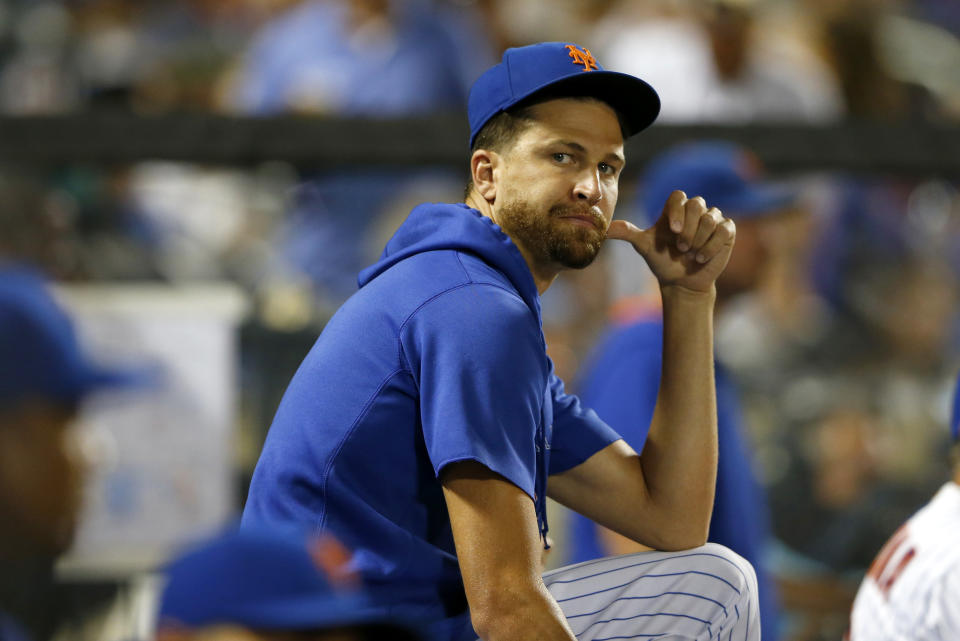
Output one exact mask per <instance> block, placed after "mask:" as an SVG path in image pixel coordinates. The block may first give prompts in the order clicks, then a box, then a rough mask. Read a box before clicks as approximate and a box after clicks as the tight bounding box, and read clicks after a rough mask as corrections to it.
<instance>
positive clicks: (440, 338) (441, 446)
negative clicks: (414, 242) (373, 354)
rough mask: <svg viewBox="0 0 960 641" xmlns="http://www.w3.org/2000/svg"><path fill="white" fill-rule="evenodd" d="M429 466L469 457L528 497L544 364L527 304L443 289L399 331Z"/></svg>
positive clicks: (498, 294) (471, 288)
mask: <svg viewBox="0 0 960 641" xmlns="http://www.w3.org/2000/svg"><path fill="white" fill-rule="evenodd" d="M400 342H401V349H402V351H403V357H404V358H405V360H406V363H407V365H408V367H409V368H410V371H411V373H412V375H413V378H414V380H415V382H416V384H417V387H418V389H419V393H420V420H421V423H422V429H423V438H424V442H425V444H426V448H427V452H428V454H429V456H430V460H431V462H432V463H433V468H434V472H435V473H436V474H437V475H438V476H439V475H440V472H441V470H442V469H443V468H444V467H445V466H446V465H448V464H450V463H455V462H458V461H465V460H473V461H476V462H478V463H480V464H482V465H484V466H486V467H487V468H489V469H490V470H492V471H494V472H496V473H497V474H499V475H501V476H503V477H504V478H506V479H507V480H508V481H510V482H511V483H513V484H514V485H516V486H517V487H519V488H520V489H521V490H523V491H524V492H526V493H527V494H528V495H530V497H531V498H533V495H534V485H535V479H536V445H535V441H536V433H537V428H538V423H539V422H540V420H541V416H542V411H541V410H542V408H543V403H544V400H545V398H544V392H545V390H546V384H547V376H548V365H547V359H546V355H545V353H544V347H543V343H542V339H541V335H540V331H539V325H538V324H537V322H536V320H535V318H534V317H533V316H532V313H531V311H530V310H529V308H528V307H527V306H526V303H524V302H523V301H522V300H521V299H520V298H519V297H518V296H516V295H515V294H513V293H510V292H507V291H506V290H503V289H501V288H499V287H496V286H492V285H480V284H471V285H467V286H463V287H460V288H458V289H454V290H450V291H447V292H445V293H443V294H441V295H439V296H437V297H436V298H434V299H432V300H431V301H429V302H428V303H426V304H424V305H423V306H422V307H421V308H420V309H419V310H418V311H417V312H415V313H414V314H413V315H412V316H411V317H410V318H409V319H408V320H407V322H406V323H404V325H403V327H402V328H401V331H400Z"/></svg>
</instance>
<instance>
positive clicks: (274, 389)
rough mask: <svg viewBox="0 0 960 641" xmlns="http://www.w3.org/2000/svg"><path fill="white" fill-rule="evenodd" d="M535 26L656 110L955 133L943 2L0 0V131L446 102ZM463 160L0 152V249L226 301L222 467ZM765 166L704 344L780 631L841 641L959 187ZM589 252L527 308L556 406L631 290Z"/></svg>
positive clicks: (958, 226)
mask: <svg viewBox="0 0 960 641" xmlns="http://www.w3.org/2000/svg"><path fill="white" fill-rule="evenodd" d="M541 40H571V41H576V42H579V43H582V44H584V45H586V46H587V47H589V48H590V50H591V51H592V53H593V54H594V55H595V56H596V58H597V59H598V60H599V61H600V62H601V63H602V64H603V65H604V66H605V67H606V68H607V69H613V70H618V71H625V72H629V73H632V74H635V75H638V76H640V77H641V78H644V79H645V80H647V81H648V82H649V83H650V84H652V85H653V86H654V88H656V90H657V91H658V92H659V93H660V96H661V98H662V103H663V111H662V114H661V117H660V122H668V123H671V124H697V123H723V124H730V125H743V126H749V125H751V124H755V123H767V124H770V123H808V124H823V123H837V122H842V121H848V120H851V121H856V120H871V121H884V122H898V123H899V122H905V121H915V122H923V123H934V124H938V125H942V126H948V127H955V126H958V125H960V74H957V72H956V70H957V68H958V66H960V4H958V3H957V2H955V0H912V1H909V0H557V1H554V2H543V1H538V0H353V1H347V0H164V1H158V0H140V1H137V2H133V1H128V0H45V1H38V0H0V115H3V116H21V115H56V114H67V113H77V112H87V111H107V110H114V111H125V112H133V113H138V114H144V115H150V114H158V113H177V112H214V113H228V114H237V115H251V116H262V115H276V114H284V113H309V114H318V115H330V116H364V117H376V118H392V117H398V116H407V115H424V114H427V115H429V114H433V113H448V112H455V113H459V112H462V111H463V110H464V107H465V102H466V96H467V91H468V89H469V87H470V85H471V83H472V82H473V81H474V79H475V78H476V77H477V76H478V75H479V74H480V73H481V71H482V70H483V69H485V68H486V67H488V66H489V65H491V64H493V63H494V62H495V61H497V60H498V59H499V56H500V53H501V52H502V50H503V49H504V48H505V47H509V46H513V45H520V44H527V43H531V42H535V41H541ZM0 144H2V141H0ZM466 157H467V148H466V141H465V142H464V165H463V167H462V168H455V169H451V168H450V167H435V168H426V169H422V168H420V169H410V168H403V167H397V168H393V169H376V170H374V169H370V168H369V167H342V168H338V169H337V170H331V171H309V170H308V169H305V168H302V167H299V168H295V167H293V166H292V165H289V164H286V163H284V162H283V161H282V159H280V160H278V161H276V162H270V163H264V164H262V165H260V166H257V167H254V168H243V169H241V168H234V167H223V166H217V167H215V166H203V165H199V164H191V163H170V162H142V163H137V164H135V165H131V166H123V167H117V166H114V167H96V166H75V165H74V166H68V165H64V166H61V167H54V168H50V167H44V168H39V167H37V168H33V167H25V166H18V167H10V166H0V195H2V198H0V229H2V232H0V255H2V256H4V257H6V258H13V259H15V260H21V261H26V262H30V263H32V264H34V265H36V266H38V267H39V268H41V269H43V270H44V271H45V272H46V273H47V274H49V275H50V276H51V277H52V278H54V279H56V280H58V281H60V282H64V283H89V282H96V283H104V282H105V283H115V282H127V283H129V282H134V283H143V282H154V283H164V284H183V283H195V282H209V281H217V282H219V281H229V282H231V283H234V284H236V285H238V286H239V287H240V288H241V289H242V290H243V291H244V292H245V293H246V294H247V295H248V296H249V298H250V300H251V302H252V305H251V310H252V311H251V314H250V317H249V318H248V319H247V320H246V322H245V324H244V326H243V328H242V329H241V332H240V350H241V358H240V367H241V371H240V373H239V383H240V385H241V388H242V390H243V393H242V398H241V401H240V403H241V407H240V419H239V422H240V423H241V425H242V426H244V431H243V433H242V434H241V435H240V438H241V439H243V440H245V442H247V443H248V447H247V450H244V451H246V455H244V454H243V451H242V452H241V455H240V457H239V458H240V460H239V461H238V463H237V465H238V468H239V474H240V476H241V478H242V477H243V475H244V474H246V473H249V471H250V469H252V465H253V463H254V462H255V460H256V455H257V453H258V448H259V444H260V442H262V438H263V436H264V434H265V432H266V429H267V426H268V425H269V421H270V418H271V417H272V413H273V411H274V409H275V407H276V404H277V402H278V401H279V395H280V393H281V392H282V390H283V388H284V387H285V385H286V383H287V381H288V379H289V376H290V374H291V373H292V371H293V368H295V367H296V364H297V363H298V362H299V359H300V358H301V357H302V356H303V355H304V354H305V353H306V351H307V349H308V348H309V346H310V344H311V343H312V341H313V339H314V338H315V336H316V333H317V332H318V331H319V329H320V328H322V326H323V323H324V321H325V320H326V319H327V318H328V317H329V315H330V314H331V313H332V311H333V310H335V309H336V308H337V306H338V305H339V304H340V303H342V302H343V300H345V298H346V297H347V296H349V295H350V294H351V293H352V292H353V291H354V290H355V289H356V275H357V272H358V271H359V270H360V269H361V268H362V267H364V266H365V265H367V264H369V263H371V262H372V261H373V260H375V259H376V257H377V256H378V255H379V252H380V250H381V248H382V247H383V245H384V242H385V240H386V239H387V238H388V237H389V235H390V234H391V233H392V231H393V230H394V229H395V228H396V226H397V225H398V224H399V222H400V221H401V220H402V219H403V217H405V216H406V214H407V213H408V212H409V210H410V208H411V207H412V206H413V205H414V204H416V203H419V202H422V201H426V200H430V201H458V200H460V199H461V193H462V189H463V183H464V182H465V179H466V175H467V172H466V171H465V170H466ZM777 178H780V179H782V180H783V181H784V182H785V183H787V184H789V185H790V186H791V187H792V188H794V189H795V190H796V191H797V192H798V193H799V194H800V198H799V200H798V201H797V202H796V203H795V205H794V206H793V207H792V209H791V211H790V212H789V213H788V214H787V215H784V216H780V217H777V218H776V219H771V220H769V221H764V222H762V223H760V224H759V228H758V231H757V233H758V234H759V235H760V236H762V237H763V239H764V243H765V246H766V247H768V249H767V251H768V253H769V260H767V261H765V262H764V263H763V265H762V268H761V267H759V266H758V268H757V269H758V270H761V271H759V272H758V273H757V275H756V276H757V285H756V287H755V288H753V290H752V291H751V292H749V293H748V294H745V295H743V296H739V297H737V298H736V299H735V300H733V301H731V303H730V304H729V305H728V306H727V308H726V309H725V310H724V314H723V316H722V318H720V319H719V324H718V327H717V351H718V358H719V360H720V362H722V363H723V364H724V366H725V367H726V368H727V369H728V371H729V372H730V373H731V375H732V376H733V377H734V378H735V379H736V380H737V383H738V385H739V387H740V389H741V395H742V401H743V407H744V414H745V422H746V424H747V426H748V428H749V432H750V437H751V441H752V449H753V451H754V464H755V467H756V471H757V474H758V477H759V478H760V480H761V482H762V485H763V486H764V488H765V489H766V491H767V494H768V497H769V502H770V507H771V513H772V526H773V533H774V537H775V540H776V544H775V545H774V546H771V550H770V556H771V559H772V560H771V565H772V567H774V568H776V570H777V574H778V575H779V576H780V578H781V579H782V581H781V584H780V587H781V595H782V598H783V600H784V602H785V604H786V607H785V610H786V611H787V613H788V615H789V614H790V613H791V612H793V613H794V614H795V615H796V617H795V618H794V619H790V617H789V616H788V617H787V620H788V623H787V624H785V626H784V628H785V629H786V630H788V631H789V634H790V635H792V636H791V637H790V638H792V639H796V640H800V639H811V640H814V639H821V638H839V635H840V634H842V629H843V626H844V625H845V617H846V614H847V612H848V610H847V608H848V605H849V600H850V599H851V598H852V590H853V589H854V588H855V587H856V584H857V581H858V580H859V577H860V576H861V575H862V573H863V572H864V571H865V569H866V567H867V566H868V565H869V563H870V561H871V559H872V558H873V557H874V556H875V554H876V552H877V551H878V550H879V548H880V547H881V546H882V544H883V542H884V541H885V540H886V539H887V538H888V537H889V535H890V533H891V532H892V531H893V530H894V529H895V528H896V527H897V525H899V523H901V522H902V521H903V520H904V519H905V517H906V516H908V515H909V514H910V513H911V512H912V511H914V510H915V509H916V508H917V507H919V506H920V505H921V504H922V503H923V502H924V501H925V500H926V498H928V497H929V496H930V494H932V492H933V490H934V489H935V488H936V487H938V486H939V484H940V483H941V482H942V480H943V479H944V478H945V477H946V474H947V471H946V470H947V460H946V450H947V447H946V442H947V434H946V430H945V429H944V425H945V424H946V419H947V405H948V397H949V392H950V386H951V381H952V380H954V376H955V374H956V371H957V368H958V367H960V315H958V311H960V192H958V186H960V182H958V179H957V177H956V176H950V175H939V176H921V177H918V176H890V175H879V174H878V175H841V174H835V173H834V174H829V173H825V172H823V171H819V170H818V168H817V167H811V168H810V170H809V171H807V172H803V173H798V174H795V175H790V176H778V177H777ZM643 194H644V184H643V183H642V181H640V180H639V179H637V178H634V177H633V176H632V175H631V176H629V177H628V183H627V184H624V185H622V186H621V204H620V206H619V209H618V212H619V215H620V216H621V217H626V218H631V219H633V220H635V221H643V220H645V218H644V217H645V216H646V215H647V214H646V213H645V212H643ZM638 224H640V223H639V222H638ZM603 259H604V260H603V262H602V267H599V268H592V269H588V270H585V271H583V272H578V273H571V274H565V275H564V276H562V277H561V279H560V281H559V282H558V283H557V284H556V285H555V286H554V287H553V288H552V289H551V290H550V292H549V293H548V294H547V296H546V297H545V299H544V313H545V321H544V322H545V332H546V334H547V338H548V343H549V350H550V354H551V357H552V358H553V359H554V361H555V363H556V367H557V370H558V373H559V374H560V375H561V376H562V377H564V378H565V379H566V380H567V381H569V382H570V386H571V387H573V389H574V390H576V381H577V376H578V370H579V369H580V365H581V364H582V363H583V362H584V361H585V359H586V358H587V355H588V354H589V353H590V351H591V349H592V348H593V347H594V344H595V342H596V340H597V338H598V336H600V334H601V332H602V331H603V329H604V328H605V327H606V326H607V325H608V323H609V322H611V321H613V320H617V319H618V318H622V317H623V316H624V315H629V314H631V313H635V310H636V309H637V308H638V307H641V308H642V307H643V306H644V305H646V304H648V303H649V302H650V300H651V298H652V297H654V296H655V287H653V286H652V285H651V281H650V280H649V277H648V276H647V275H645V274H637V273H632V272H631V273H625V270H624V268H623V267H622V264H623V263H622V261H621V260H620V257H619V255H618V254H617V252H616V251H606V252H605V253H604V255H603ZM241 449H242V448H241ZM561 536H562V535H561ZM559 543H560V544H559V545H558V546H557V547H556V549H557V553H556V554H557V556H558V558H557V559H556V560H555V564H557V565H559V564H560V563H561V562H562V561H563V560H564V552H563V545H562V541H560V542H559Z"/></svg>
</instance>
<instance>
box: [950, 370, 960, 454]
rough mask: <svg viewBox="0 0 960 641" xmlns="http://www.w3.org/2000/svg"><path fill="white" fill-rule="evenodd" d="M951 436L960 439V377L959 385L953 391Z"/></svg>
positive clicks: (959, 378)
mask: <svg viewBox="0 0 960 641" xmlns="http://www.w3.org/2000/svg"><path fill="white" fill-rule="evenodd" d="M950 436H952V437H953V440H954V441H960V377H958V378H957V387H956V390H954V392H953V411H952V412H950Z"/></svg>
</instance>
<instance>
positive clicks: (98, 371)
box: [65, 364, 162, 398]
mask: <svg viewBox="0 0 960 641" xmlns="http://www.w3.org/2000/svg"><path fill="white" fill-rule="evenodd" d="M161 380H162V372H161V369H160V367H159V366H143V367H135V368H134V367H130V368H118V367H104V366H101V365H95V364H86V365H85V366H84V367H83V369H82V370H80V371H78V372H76V373H75V374H74V376H73V378H72V381H71V383H70V385H69V389H67V390H65V393H66V394H67V395H68V396H71V397H73V398H83V397H84V396H87V395H88V394H91V393H94V392H98V391H101V390H104V391H105V390H120V389H132V388H150V387H156V386H157V385H159V384H160V381H161Z"/></svg>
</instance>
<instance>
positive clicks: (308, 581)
mask: <svg viewBox="0 0 960 641" xmlns="http://www.w3.org/2000/svg"><path fill="white" fill-rule="evenodd" d="M349 560H350V556H349V553H348V552H347V551H346V550H345V549H344V548H343V547H342V546H340V545H339V544H338V543H336V542H335V541H334V540H332V539H329V538H326V539H318V538H309V537H307V536H305V535H304V536H298V535H294V534H293V533H290V532H285V531H277V530H266V529H257V528H253V529H251V528H245V529H243V530H238V529H230V530H227V531H225V532H223V533H221V534H220V535H218V536H215V537H213V538H211V539H210V540H207V541H204V542H202V543H200V544H197V545H195V546H193V547H192V548H191V549H189V550H186V551H184V552H182V553H180V554H179V555H178V556H177V557H176V558H174V559H172V560H171V561H170V563H169V564H168V565H167V566H166V567H165V569H164V570H163V576H164V579H165V580H166V585H165V587H164V588H163V593H162V595H161V598H160V606H159V615H158V621H157V629H156V636H155V640H156V641H420V639H421V638H422V637H421V634H420V632H419V631H418V630H417V629H416V628H415V627H413V626H412V625H409V624H405V623H401V622H399V621H395V620H392V619H389V618H384V617H382V616H378V615H376V614H375V612H374V610H373V609H372V608H371V606H370V603H369V602H368V600H367V598H366V597H365V595H364V591H363V587H362V586H361V585H360V584H359V579H358V577H356V576H353V575H351V574H349V573H348V571H347V569H346V565H347V563H348V562H349Z"/></svg>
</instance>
